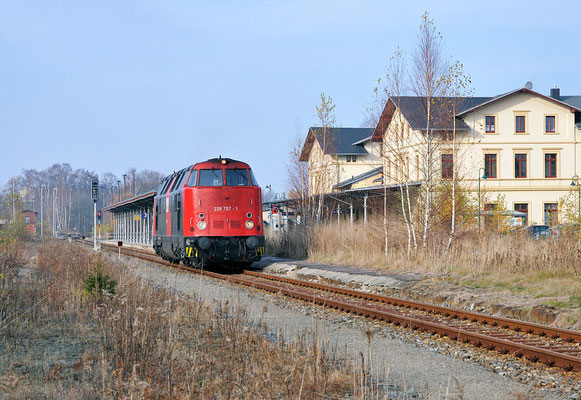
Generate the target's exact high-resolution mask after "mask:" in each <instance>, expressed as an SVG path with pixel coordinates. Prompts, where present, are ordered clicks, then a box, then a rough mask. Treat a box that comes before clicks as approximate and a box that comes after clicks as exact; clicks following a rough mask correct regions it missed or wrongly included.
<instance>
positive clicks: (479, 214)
mask: <svg viewBox="0 0 581 400" xmlns="http://www.w3.org/2000/svg"><path fill="white" fill-rule="evenodd" d="M480 171H482V172H483V173H482V179H487V178H488V176H486V169H485V168H484V167H480V169H479V170H478V233H480V217H481V214H482V212H481V211H480V209H481V207H480V204H481V203H480V178H481V176H480Z"/></svg>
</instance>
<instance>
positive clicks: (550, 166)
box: [545, 153, 557, 178]
mask: <svg viewBox="0 0 581 400" xmlns="http://www.w3.org/2000/svg"><path fill="white" fill-rule="evenodd" d="M556 177H557V153H545V178H556Z"/></svg>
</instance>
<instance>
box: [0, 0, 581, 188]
mask: <svg viewBox="0 0 581 400" xmlns="http://www.w3.org/2000/svg"><path fill="white" fill-rule="evenodd" d="M580 4H581V3H579V2H577V1H559V2H547V1H506V0H504V1H486V2H468V1H465V0H464V1H438V2H435V1H408V2H401V1H400V2H396V1H385V0H384V1H366V0H357V1H342V0H333V1H316V0H308V1H272V0H271V1H252V0H245V1H203V2H197V1H193V0H163V1H162V0H158V1H153V0H100V1H98V2H97V1H88V0H75V1H71V0H66V1H65V0H62V1H59V0H13V1H10V0H0V54H2V56H1V59H0V60H1V61H0V186H2V185H4V184H5V183H6V182H7V181H8V179H10V178H11V177H13V176H15V175H18V174H20V173H21V171H22V169H25V168H34V169H38V170H41V169H45V168H47V167H49V166H50V165H52V164H54V163H69V164H71V166H72V167H73V168H74V169H77V168H85V169H88V170H92V171H95V172H97V173H104V172H113V173H114V174H116V175H117V176H121V174H123V173H124V172H125V171H126V170H127V169H129V168H131V167H135V168H137V169H140V170H141V169H152V170H158V171H161V172H163V173H168V174H169V173H171V172H173V171H174V170H179V169H181V168H183V167H185V166H187V165H190V164H194V163H196V162H198V161H203V160H206V159H208V158H212V157H217V156H219V155H221V156H223V157H230V158H235V159H239V160H243V161H246V162H248V163H249V164H250V165H251V166H252V167H253V169H254V171H255V175H256V176H257V178H258V180H259V182H260V184H261V185H262V186H263V187H264V186H266V185H272V189H273V190H274V191H277V192H282V191H285V190H286V187H287V185H286V174H285V162H286V160H287V159H288V151H289V147H290V146H291V143H292V142H293V140H294V139H295V138H296V137H297V135H299V136H300V137H302V138H304V137H305V136H306V134H307V131H308V128H309V126H312V125H317V118H316V111H315V106H316V105H317V104H318V103H319V102H320V93H322V92H324V93H325V94H326V95H329V96H331V97H332V98H333V101H334V103H335V105H336V109H335V111H336V119H337V123H338V125H340V126H344V127H349V126H355V127H358V126H361V124H362V123H363V121H364V119H365V106H366V105H367V104H369V102H370V100H371V97H372V94H373V88H374V87H375V86H376V85H377V79H378V78H379V77H381V76H383V75H384V74H385V71H386V68H387V65H388V62H389V58H390V56H391V55H392V54H393V52H394V51H395V50H396V49H397V48H398V47H400V48H401V49H403V50H404V51H405V52H406V53H407V54H408V55H410V56H411V55H412V54H413V52H414V47H415V45H416V38H417V32H418V27H419V24H420V17H421V15H422V14H423V12H424V11H428V12H429V13H430V16H431V18H433V20H434V22H435V24H436V26H437V27H438V30H439V31H440V33H441V34H442V36H443V38H444V41H443V50H444V53H445V54H446V57H447V59H450V60H451V61H455V60H459V61H461V62H462V63H463V64H464V70H465V72H466V73H467V74H469V75H470V76H471V77H472V84H473V87H474V95H475V96H493V95H496V94H499V93H504V92H507V91H509V90H513V89H516V88H519V87H522V86H524V84H525V83H526V82H527V81H531V82H532V83H533V85H534V86H533V90H536V91H539V92H541V93H544V94H548V93H549V89H550V88H551V87H553V85H555V84H556V85H557V86H558V87H560V88H561V94H564V95H571V94H577V95H581V79H580V76H579V68H580V65H581V51H579V49H580V48H581V44H580V43H581V29H579V23H578V16H579V14H580V13H579V11H580V10H581V5H580Z"/></svg>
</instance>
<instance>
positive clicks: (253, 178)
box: [248, 169, 258, 186]
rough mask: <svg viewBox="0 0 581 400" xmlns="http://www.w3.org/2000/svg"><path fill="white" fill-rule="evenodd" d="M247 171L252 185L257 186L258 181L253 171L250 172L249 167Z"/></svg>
mask: <svg viewBox="0 0 581 400" xmlns="http://www.w3.org/2000/svg"><path fill="white" fill-rule="evenodd" d="M248 172H250V180H251V181H252V186H258V181H257V180H256V177H255V176H254V172H252V170H251V169H249V170H248Z"/></svg>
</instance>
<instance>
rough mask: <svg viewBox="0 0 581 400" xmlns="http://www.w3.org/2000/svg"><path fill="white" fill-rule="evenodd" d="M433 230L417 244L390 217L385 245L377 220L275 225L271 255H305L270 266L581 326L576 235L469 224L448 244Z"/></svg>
mask: <svg viewBox="0 0 581 400" xmlns="http://www.w3.org/2000/svg"><path fill="white" fill-rule="evenodd" d="M433 234H434V238H433V240H432V241H430V242H429V243H428V244H427V245H426V247H425V248H423V247H422V243H420V242H418V249H417V250H414V247H413V243H411V244H410V243H408V241H407V233H406V231H405V229H404V227H402V226H400V224H397V223H393V224H390V228H389V231H388V237H387V246H388V248H387V252H386V251H385V246H386V237H385V235H384V230H383V226H382V225H381V224H380V223H379V221H377V220H371V221H370V222H369V224H368V225H367V226H365V225H362V224H354V225H353V226H349V225H342V226H341V228H338V227H337V225H336V224H322V225H320V226H312V227H302V228H301V227H299V228H296V229H292V230H290V231H282V232H277V233H274V234H272V233H270V234H269V235H268V236H267V255H269V256H276V257H282V258H286V259H300V260H306V261H301V262H297V263H294V262H290V263H289V262H286V260H279V261H282V262H281V263H278V264H279V265H278V266H277V265H274V266H273V267H271V268H273V271H274V270H277V271H278V272H279V273H284V274H289V275H296V276H299V275H300V276H304V277H305V278H309V279H314V280H317V279H320V280H323V281H326V280H331V281H334V282H335V283H338V284H345V285H352V286H355V287H361V288H362V289H366V290H372V291H380V292H384V293H387V294H393V295H398V296H403V297H409V298H411V299H415V300H424V301H428V302H435V303H440V304H444V305H451V306H454V307H461V308H464V309H467V310H472V311H481V312H486V313H490V314H496V315H499V316H505V317H509V318H518V319H523V320H529V321H534V322H539V323H545V324H555V325H558V326H562V327H567V328H573V329H581V280H579V275H580V274H581V251H580V247H579V243H580V242H579V240H578V238H577V237H576V236H570V235H559V236H552V237H548V238H545V239H534V238H532V237H530V236H528V235H525V234H506V233H503V234H499V233H495V232H491V231H486V232H482V233H481V234H478V232H473V231H466V232H462V233H461V234H459V235H458V236H457V237H456V238H455V240H454V242H453V245H452V246H451V247H450V248H449V249H447V248H446V246H445V244H446V243H447V241H448V237H447V236H446V235H445V234H443V233H442V232H439V233H438V232H433ZM439 234H440V236H438V235H439ZM307 239H308V240H307ZM408 244H409V245H410V246H411V247H408ZM274 264H276V263H274Z"/></svg>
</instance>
